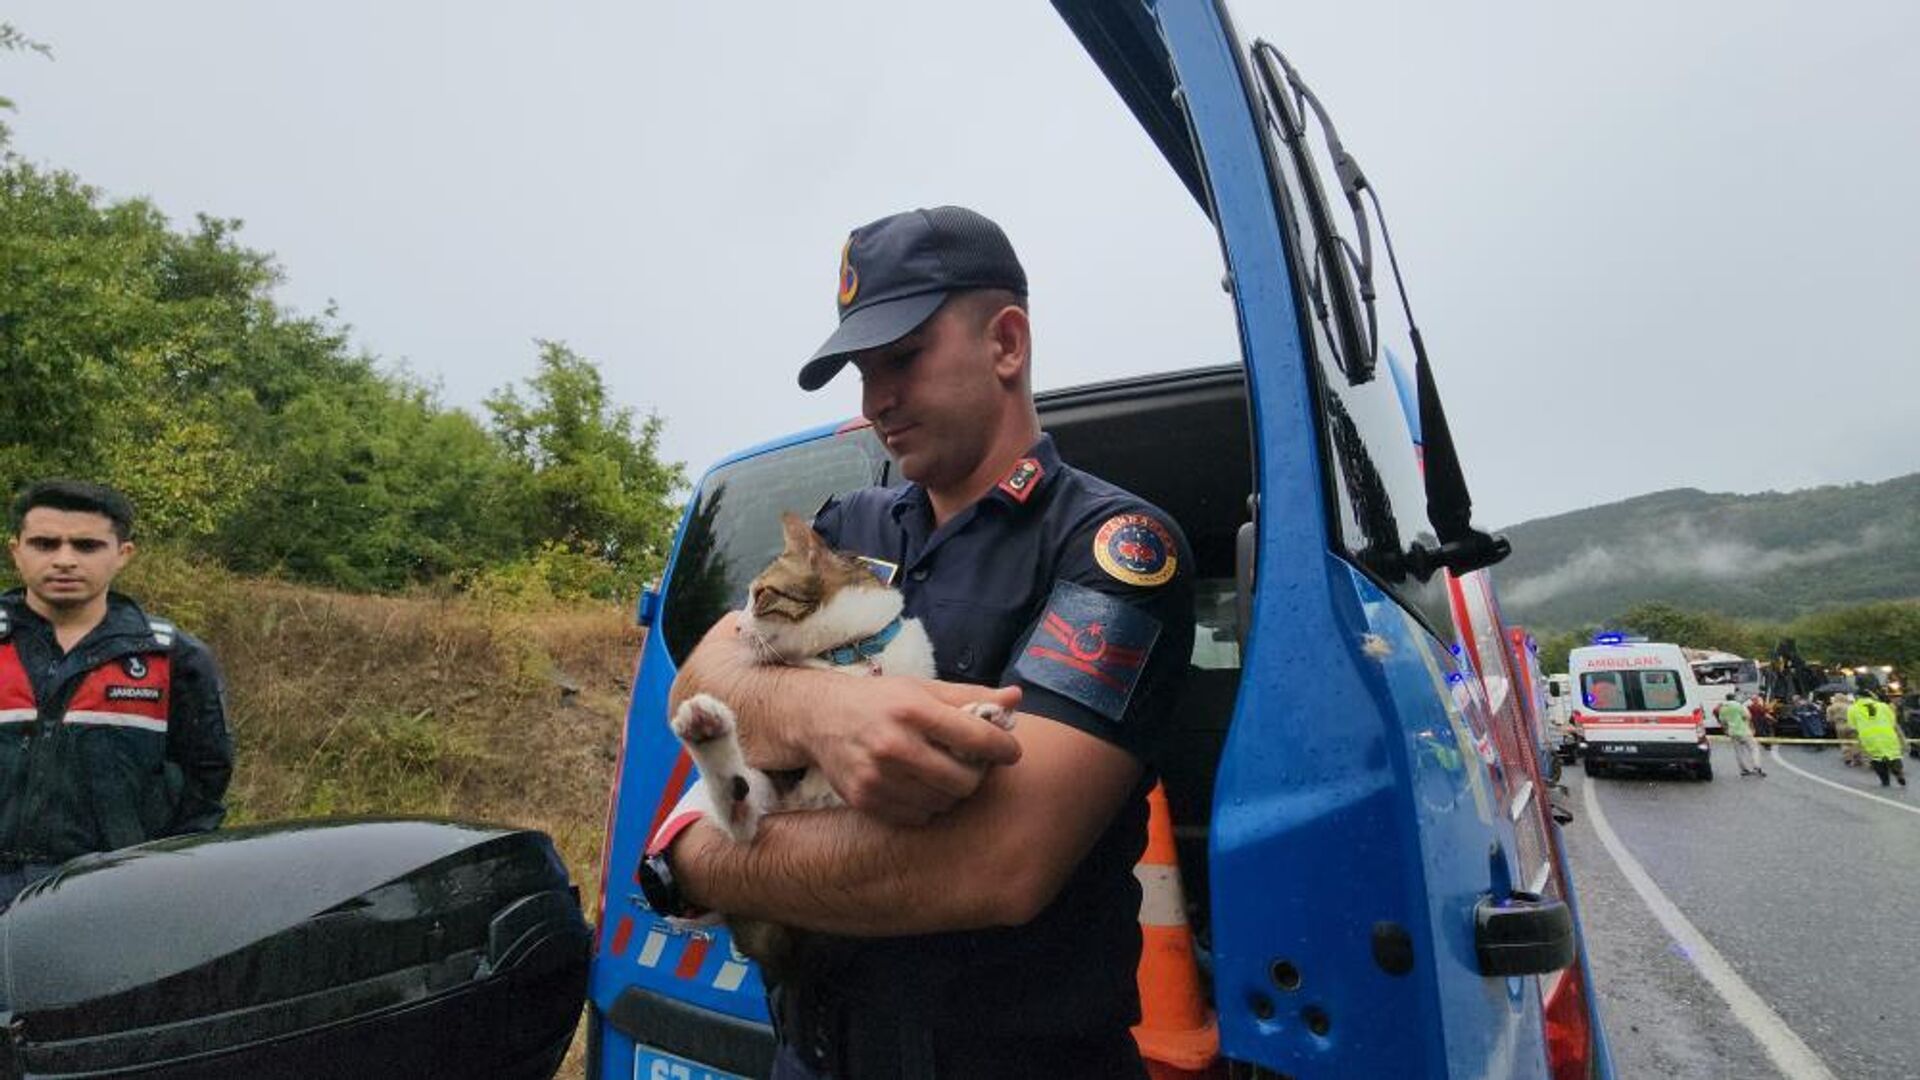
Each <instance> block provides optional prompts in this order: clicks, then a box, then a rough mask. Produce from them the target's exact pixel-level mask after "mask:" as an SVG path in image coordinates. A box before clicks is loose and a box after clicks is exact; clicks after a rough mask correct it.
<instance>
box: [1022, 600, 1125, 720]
mask: <svg viewBox="0 0 1920 1080" xmlns="http://www.w3.org/2000/svg"><path fill="white" fill-rule="evenodd" d="M1159 637H1160V620H1159V619H1156V618H1154V617H1153V616H1152V615H1151V614H1149V613H1148V612H1146V611H1143V610H1141V609H1139V608H1137V607H1134V606H1133V605H1131V604H1128V603H1127V602H1126V601H1124V600H1121V599H1120V598H1118V597H1114V596H1108V595H1107V594H1105V593H1102V592H1096V591H1094V590H1092V589H1089V588H1087V587H1086V586H1085V585H1080V584H1076V583H1074V582H1071V581H1061V582H1057V583H1056V584H1055V585H1054V587H1053V594H1052V595H1051V596H1049V597H1047V607H1046V611H1045V613H1043V614H1042V615H1041V616H1040V622H1039V623H1038V624H1037V625H1035V626H1034V628H1033V633H1032V634H1030V635H1029V636H1028V638H1027V640H1026V643H1025V644H1024V645H1022V646H1021V648H1020V659H1019V660H1018V661H1016V662H1015V663H1014V666H1013V669H1014V672H1015V673H1016V674H1018V675H1019V676H1020V677H1022V678H1024V679H1026V680H1027V681H1029V682H1032V683H1034V684H1035V685H1037V686H1044V687H1046V688H1047V689H1049V690H1052V691H1054V692H1055V693H1058V694H1060V695H1062V696H1064V697H1067V698H1070V699H1072V700H1073V701H1076V702H1078V703H1080V704H1082V705H1085V706H1086V707H1087V708H1089V709H1092V710H1093V711H1094V712H1097V713H1099V714H1100V715H1101V716H1104V717H1106V718H1107V719H1108V720H1109V721H1112V722H1113V723H1115V724H1118V723H1119V722H1120V720H1121V718H1122V717H1124V716H1126V714H1127V702H1128V700H1129V699H1131V698H1132V697H1133V690H1134V687H1135V686H1137V685H1139V683H1140V673H1141V672H1142V671H1145V670H1146V666H1147V657H1148V656H1149V655H1151V654H1152V652H1153V644H1154V642H1155V641H1157V640H1159Z"/></svg>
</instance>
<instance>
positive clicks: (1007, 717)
mask: <svg viewBox="0 0 1920 1080" xmlns="http://www.w3.org/2000/svg"><path fill="white" fill-rule="evenodd" d="M967 711H968V712H970V713H972V714H973V715H975V716H977V717H979V718H980V719H982V720H985V721H986V722H987V723H989V724H992V725H993V726H994V727H997V728H999V729H1001V730H1002V731H1012V730H1013V710H1012V709H1005V708H1002V707H1000V706H998V705H995V704H994V703H993V702H991V701H976V702H974V703H973V704H971V705H969V706H967Z"/></svg>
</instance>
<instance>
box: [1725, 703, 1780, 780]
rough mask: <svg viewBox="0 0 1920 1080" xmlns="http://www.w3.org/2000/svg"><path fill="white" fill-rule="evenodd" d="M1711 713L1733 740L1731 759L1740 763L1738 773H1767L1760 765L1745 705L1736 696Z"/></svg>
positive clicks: (1749, 716) (1758, 745)
mask: <svg viewBox="0 0 1920 1080" xmlns="http://www.w3.org/2000/svg"><path fill="white" fill-rule="evenodd" d="M1713 715H1714V716H1715V717H1716V718H1717V719H1718V720H1719V721H1720V726H1721V727H1723V728H1725V729H1726V732H1727V738H1728V739H1729V740H1731V741H1732V742H1733V759H1734V760H1735V761H1737V762H1739V763H1740V775H1741V776H1754V775H1759V776H1765V775H1767V770H1765V769H1763V768H1761V767H1760V744H1759V743H1757V742H1754V741H1753V726H1752V721H1753V717H1752V715H1751V714H1750V713H1748V712H1747V707H1746V706H1745V705H1742V704H1741V703H1740V701H1739V699H1738V698H1728V699H1727V700H1725V701H1723V702H1721V703H1720V705H1719V707H1718V708H1716V709H1714V710H1713Z"/></svg>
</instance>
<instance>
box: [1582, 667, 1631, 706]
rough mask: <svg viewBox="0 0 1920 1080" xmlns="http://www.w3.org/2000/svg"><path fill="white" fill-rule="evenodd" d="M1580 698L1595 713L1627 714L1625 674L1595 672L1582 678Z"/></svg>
mask: <svg viewBox="0 0 1920 1080" xmlns="http://www.w3.org/2000/svg"><path fill="white" fill-rule="evenodd" d="M1580 697H1581V700H1583V701H1585V702H1586V703H1587V708H1589V709H1592V710H1594V711H1595V712H1625V711H1626V708H1627V688H1626V680H1625V677H1624V673H1623V672H1619V671H1594V672H1589V673H1587V674H1585V675H1582V676H1580Z"/></svg>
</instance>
